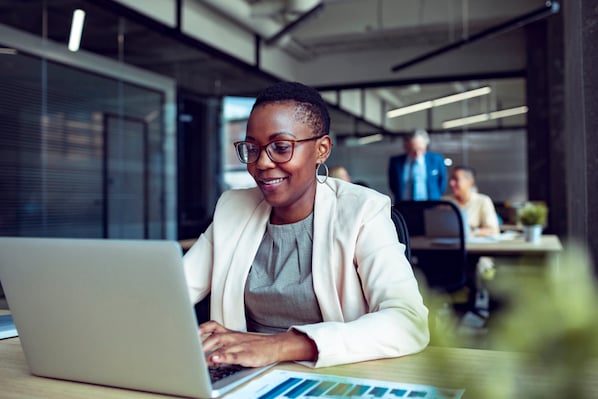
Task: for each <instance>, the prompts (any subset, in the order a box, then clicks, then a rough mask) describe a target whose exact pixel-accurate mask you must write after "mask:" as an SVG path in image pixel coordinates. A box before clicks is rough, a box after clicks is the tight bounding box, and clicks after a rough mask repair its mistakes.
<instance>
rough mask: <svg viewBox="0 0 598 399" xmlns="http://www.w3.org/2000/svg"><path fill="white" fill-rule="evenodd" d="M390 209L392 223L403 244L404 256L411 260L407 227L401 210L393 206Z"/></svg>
mask: <svg viewBox="0 0 598 399" xmlns="http://www.w3.org/2000/svg"><path fill="white" fill-rule="evenodd" d="M390 211H391V212H390V216H391V218H392V221H393V223H394V224H395V229H396V230H397V235H398V236H399V241H400V242H401V243H402V244H403V245H405V257H407V260H408V261H409V262H411V243H410V241H409V228H408V227H407V223H406V222H405V218H404V217H403V215H401V212H400V211H399V210H398V209H397V208H395V207H392V208H391V210H390Z"/></svg>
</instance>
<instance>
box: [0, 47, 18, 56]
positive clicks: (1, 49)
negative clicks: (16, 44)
mask: <svg viewBox="0 0 598 399" xmlns="http://www.w3.org/2000/svg"><path fill="white" fill-rule="evenodd" d="M0 54H2V55H15V54H17V50H16V49H14V48H11V47H0Z"/></svg>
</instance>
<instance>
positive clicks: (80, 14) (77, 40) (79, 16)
mask: <svg viewBox="0 0 598 399" xmlns="http://www.w3.org/2000/svg"><path fill="white" fill-rule="evenodd" d="M84 21H85V11H83V10H79V9H77V10H75V11H73V21H72V22H71V34H70V36H69V45H68V47H69V50H71V51H78V50H79V45H80V44H81V33H82V32H83V22H84Z"/></svg>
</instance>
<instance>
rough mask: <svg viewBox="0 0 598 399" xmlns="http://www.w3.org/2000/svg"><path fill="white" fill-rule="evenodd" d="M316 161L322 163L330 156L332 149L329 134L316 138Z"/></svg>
mask: <svg viewBox="0 0 598 399" xmlns="http://www.w3.org/2000/svg"><path fill="white" fill-rule="evenodd" d="M317 151H318V162H319V163H324V162H326V160H327V159H328V157H329V156H330V151H332V140H331V139H330V136H328V135H326V136H324V137H322V138H320V139H319V140H318V149H317Z"/></svg>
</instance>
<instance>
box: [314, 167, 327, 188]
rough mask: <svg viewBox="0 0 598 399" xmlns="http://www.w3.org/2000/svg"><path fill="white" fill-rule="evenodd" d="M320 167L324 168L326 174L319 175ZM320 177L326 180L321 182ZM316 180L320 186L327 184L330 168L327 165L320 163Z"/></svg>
mask: <svg viewBox="0 0 598 399" xmlns="http://www.w3.org/2000/svg"><path fill="white" fill-rule="evenodd" d="M320 166H324V172H325V174H323V175H320V174H319V173H318V172H319V171H320ZM320 176H324V179H322V180H320ZM316 180H317V181H318V183H320V184H324V183H326V180H328V166H327V165H326V164H325V163H319V164H318V167H317V168H316Z"/></svg>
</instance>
